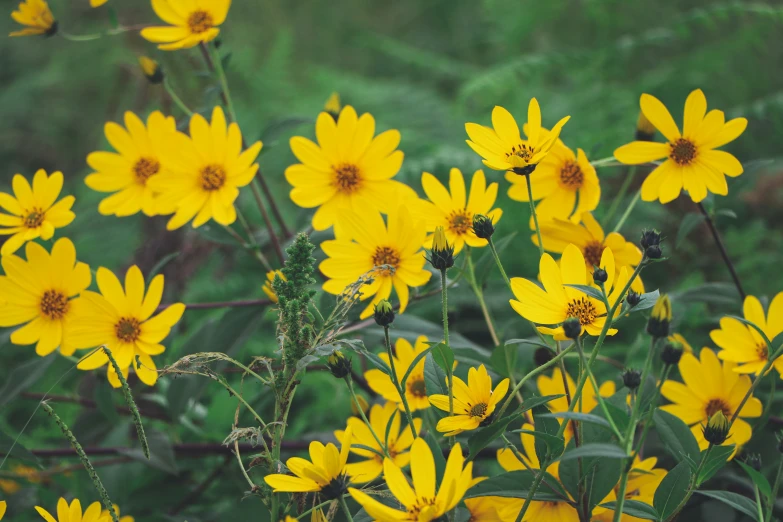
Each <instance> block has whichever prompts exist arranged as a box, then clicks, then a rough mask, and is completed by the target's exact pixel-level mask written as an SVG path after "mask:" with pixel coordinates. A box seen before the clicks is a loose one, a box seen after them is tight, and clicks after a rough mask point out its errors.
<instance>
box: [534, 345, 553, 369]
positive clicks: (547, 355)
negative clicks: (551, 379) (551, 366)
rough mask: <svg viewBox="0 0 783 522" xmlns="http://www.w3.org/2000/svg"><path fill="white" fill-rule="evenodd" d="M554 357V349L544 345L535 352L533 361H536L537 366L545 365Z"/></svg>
mask: <svg viewBox="0 0 783 522" xmlns="http://www.w3.org/2000/svg"><path fill="white" fill-rule="evenodd" d="M554 358H555V354H554V353H553V352H552V350H550V349H549V348H544V347H543V346H542V347H541V348H539V349H538V350H536V351H535V352H534V353H533V362H535V363H536V367H538V366H543V365H545V364H546V363H548V362H549V361H551V360H552V359H554Z"/></svg>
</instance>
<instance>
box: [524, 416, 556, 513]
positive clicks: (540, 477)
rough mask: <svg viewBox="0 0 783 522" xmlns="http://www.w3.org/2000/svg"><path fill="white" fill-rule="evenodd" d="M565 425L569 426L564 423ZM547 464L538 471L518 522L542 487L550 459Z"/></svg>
mask: <svg viewBox="0 0 783 522" xmlns="http://www.w3.org/2000/svg"><path fill="white" fill-rule="evenodd" d="M563 424H567V423H566V422H564V423H563ZM544 460H545V461H546V463H544V464H542V465H541V469H539V470H538V473H536V478H535V479H533V484H531V485H530V489H529V490H528V493H527V498H526V499H525V503H524V504H522V510H521V511H520V512H519V515H517V521H516V522H522V518H523V517H524V516H525V513H526V512H527V508H529V507H530V502H531V501H532V500H533V495H535V493H536V491H538V486H540V485H541V481H542V480H544V474H545V473H546V472H545V471H544V470H545V469H546V464H548V463H549V462H548V461H549V459H544Z"/></svg>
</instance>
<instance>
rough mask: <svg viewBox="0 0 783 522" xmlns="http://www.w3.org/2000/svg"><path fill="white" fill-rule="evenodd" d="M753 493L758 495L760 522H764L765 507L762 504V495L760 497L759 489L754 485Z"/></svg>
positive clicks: (757, 507)
mask: <svg viewBox="0 0 783 522" xmlns="http://www.w3.org/2000/svg"><path fill="white" fill-rule="evenodd" d="M753 493H754V494H755V495H756V511H757V512H758V514H759V520H760V521H761V522H763V521H764V505H763V504H762V503H761V495H759V487H758V486H757V485H755V484H753Z"/></svg>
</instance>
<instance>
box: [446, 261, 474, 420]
mask: <svg viewBox="0 0 783 522" xmlns="http://www.w3.org/2000/svg"><path fill="white" fill-rule="evenodd" d="M468 262H470V259H468ZM440 288H441V291H440V295H441V303H442V305H443V306H442V308H443V342H444V344H445V345H446V346H449V298H448V289H447V288H446V269H445V268H444V269H443V270H441V271H440ZM449 347H450V346H449ZM446 366H448V365H446ZM446 375H447V377H448V381H449V417H453V416H454V372H453V371H452V368H451V367H448V368H446Z"/></svg>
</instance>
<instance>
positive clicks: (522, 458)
mask: <svg viewBox="0 0 783 522" xmlns="http://www.w3.org/2000/svg"><path fill="white" fill-rule="evenodd" d="M500 437H501V438H502V439H503V441H504V442H505V443H506V444H507V445H508V447H509V449H510V450H511V452H512V453H513V454H514V456H515V457H516V458H517V460H518V461H519V462H520V464H522V466H523V467H524V468H525V469H526V470H528V471H535V469H534V468H531V467H530V465H529V464H528V463H527V462H526V459H525V456H524V455H522V453H521V452H520V451H519V450H518V449H517V447H516V446H515V445H514V444H513V443H512V442H511V441H510V440H508V437H506V434H505V433H502V434H501V435H500ZM545 473H546V472H545ZM543 483H544V484H546V485H547V486H549V487H550V488H551V489H552V492H553V493H555V494H556V495H558V496H560V497H561V498H562V499H563V500H565V501H568V500H569V498H568V497H564V496H563V495H562V494H561V493H560V492H559V491H558V488H556V487H553V486H552V485H551V484H549V483H548V482H547V481H546V479H544V480H543Z"/></svg>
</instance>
